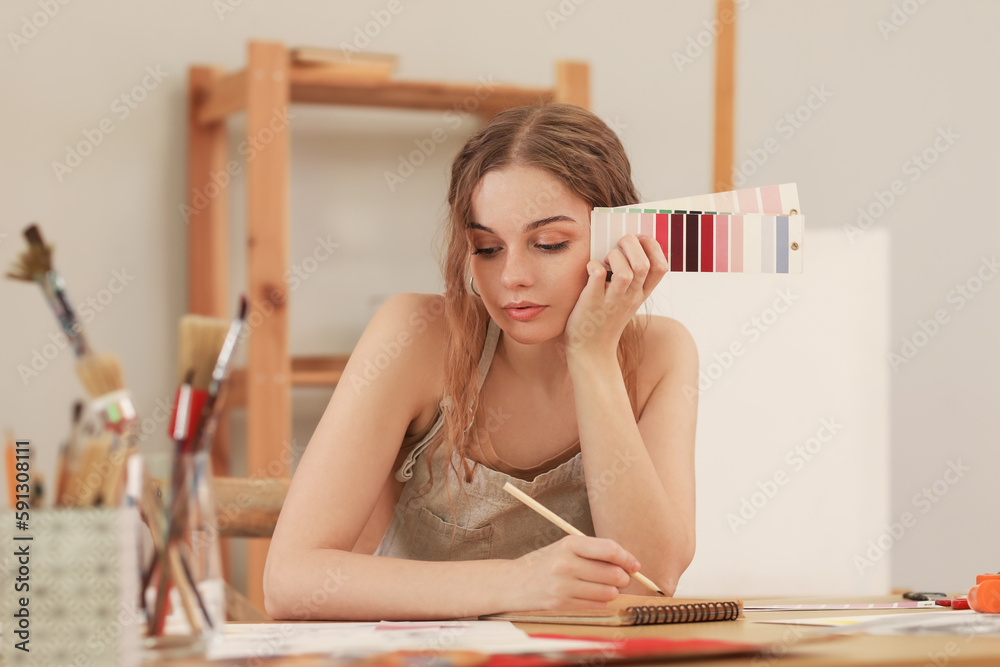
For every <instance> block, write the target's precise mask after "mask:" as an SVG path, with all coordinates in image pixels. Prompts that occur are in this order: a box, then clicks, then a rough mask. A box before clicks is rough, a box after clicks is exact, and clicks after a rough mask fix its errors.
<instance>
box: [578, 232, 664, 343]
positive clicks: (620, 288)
mask: <svg viewBox="0 0 1000 667" xmlns="http://www.w3.org/2000/svg"><path fill="white" fill-rule="evenodd" d="M605 259H606V261H607V262H608V264H610V265H611V272H612V275H611V282H610V283H609V282H607V275H608V272H607V269H605V268H604V265H603V264H602V263H600V262H598V261H597V260H590V261H589V262H587V272H588V273H589V277H588V279H587V284H586V285H585V286H584V288H583V291H582V292H581V293H580V298H579V299H577V302H576V306H575V307H574V308H573V311H572V312H571V313H570V314H569V319H568V320H567V321H566V330H565V332H564V333H563V343H564V345H565V346H566V355H567V357H570V356H580V355H583V356H595V357H600V356H605V357H608V356H610V358H612V359H616V360H617V350H618V341H619V339H620V338H621V335H622V331H624V330H625V326H626V325H627V324H628V323H629V320H631V319H632V316H633V315H635V313H636V311H637V310H638V309H639V306H641V305H642V303H643V302H644V301H645V300H646V299H647V298H648V297H649V295H650V294H651V293H652V292H653V288H654V287H656V286H657V285H658V284H659V282H660V280H661V279H662V278H663V275H664V274H665V273H666V272H667V258H666V257H665V256H664V255H663V248H661V247H660V244H659V243H658V242H657V241H656V239H654V238H651V237H648V236H638V237H637V236H636V235H635V234H627V235H625V236H623V237H622V238H621V240H620V241H618V247H617V248H614V249H612V250H611V252H609V253H608V256H607V257H606V258H605Z"/></svg>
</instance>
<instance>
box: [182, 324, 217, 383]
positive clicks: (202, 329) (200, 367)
mask: <svg viewBox="0 0 1000 667" xmlns="http://www.w3.org/2000/svg"><path fill="white" fill-rule="evenodd" d="M180 328H181V335H180V355H179V356H180V360H179V361H180V364H179V366H180V374H181V379H182V380H183V376H184V375H185V374H186V373H187V372H188V370H189V369H194V376H193V377H192V379H191V382H190V384H191V387H192V388H193V389H208V385H209V383H210V382H211V381H212V370H214V369H215V362H216V360H218V358H219V352H220V351H221V350H222V345H223V343H225V341H226V333H228V331H229V322H228V321H227V320H224V319H221V318H218V317H207V316H205V315H185V316H183V317H182V318H181V323H180Z"/></svg>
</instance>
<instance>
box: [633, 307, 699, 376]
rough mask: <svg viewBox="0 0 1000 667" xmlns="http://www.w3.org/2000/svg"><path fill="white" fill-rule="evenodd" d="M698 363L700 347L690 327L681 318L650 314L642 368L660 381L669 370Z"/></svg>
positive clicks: (644, 336) (644, 341)
mask: <svg viewBox="0 0 1000 667" xmlns="http://www.w3.org/2000/svg"><path fill="white" fill-rule="evenodd" d="M691 364H694V366H695V368H697V365H698V347H697V345H696V344H695V341H694V337H693V336H692V335H691V332H690V331H688V328H687V327H686V326H684V325H683V324H682V323H681V322H680V321H679V320H675V319H674V318H672V317H666V316H664V315H651V316H650V317H649V324H648V325H647V326H646V330H645V333H644V334H643V355H642V367H644V368H646V369H647V370H648V371H649V372H650V375H651V376H652V377H650V380H651V381H653V382H654V383H655V382H658V381H659V380H660V379H661V378H662V377H663V376H664V375H665V374H666V373H668V372H671V371H672V370H677V369H680V368H690V366H691Z"/></svg>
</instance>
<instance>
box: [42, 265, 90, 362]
mask: <svg viewBox="0 0 1000 667" xmlns="http://www.w3.org/2000/svg"><path fill="white" fill-rule="evenodd" d="M65 285H66V283H65V282H64V281H63V279H62V276H60V275H59V274H58V273H57V272H56V271H55V269H52V270H50V271H48V272H47V273H46V274H45V277H44V278H43V279H42V291H43V292H44V293H45V298H46V301H48V302H49V307H50V308H51V309H52V313H53V314H54V315H55V316H56V319H57V320H59V324H60V325H61V326H62V329H63V333H65V334H66V337H67V338H69V340H70V342H71V343H72V344H73V351H74V353H75V354H76V356H77V358H79V357H82V356H84V355H87V354H90V346H89V345H88V344H87V339H86V338H85V337H84V335H83V326H82V325H81V324H80V322H79V320H77V319H76V314H75V313H74V312H73V308H72V307H71V306H70V305H69V299H68V298H67V297H66V287H65Z"/></svg>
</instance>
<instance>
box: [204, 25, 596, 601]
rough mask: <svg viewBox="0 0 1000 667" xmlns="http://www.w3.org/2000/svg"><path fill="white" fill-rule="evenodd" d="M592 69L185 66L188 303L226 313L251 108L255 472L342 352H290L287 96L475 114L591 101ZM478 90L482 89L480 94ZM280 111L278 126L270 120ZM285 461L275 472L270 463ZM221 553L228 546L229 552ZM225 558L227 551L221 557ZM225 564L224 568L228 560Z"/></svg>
mask: <svg viewBox="0 0 1000 667" xmlns="http://www.w3.org/2000/svg"><path fill="white" fill-rule="evenodd" d="M589 79H590V71H589V66H588V65H587V64H586V63H582V62H572V61H560V62H557V63H556V68H555V85H554V86H553V87H552V88H531V87H521V86H511V85H496V84H493V85H492V90H491V91H490V93H489V95H488V96H486V97H485V98H483V96H482V94H481V91H482V86H483V84H482V83H481V82H474V83H445V82H430V81H405V80H395V79H391V78H385V77H381V78H379V77H371V76H367V77H366V76H358V75H351V74H346V73H344V71H343V68H340V69H336V70H335V69H334V68H326V67H322V66H317V65H300V64H297V63H294V62H293V61H292V58H291V57H290V52H289V49H288V48H286V46H285V45H284V44H282V43H279V42H266V41H251V42H250V43H249V45H248V55H247V66H246V68H245V69H241V70H239V71H236V72H228V73H227V72H225V71H224V70H222V69H220V68H217V67H210V66H192V67H191V68H190V69H189V72H188V177H187V202H188V311H189V312H191V313H196V314H201V315H210V316H213V317H223V318H229V317H232V315H233V309H234V304H232V303H230V300H229V279H228V275H229V257H228V250H227V248H228V238H229V228H228V224H229V223H228V220H227V206H226V198H227V192H226V184H227V183H228V179H227V178H224V177H223V175H225V174H226V173H227V165H228V164H229V162H230V161H229V158H228V155H227V148H226V120H227V118H228V117H229V116H230V115H232V114H234V113H237V112H239V111H245V112H246V133H247V139H248V141H256V145H257V146H259V147H260V148H259V150H256V151H255V152H254V154H253V157H252V159H247V160H246V164H245V168H246V189H247V207H246V208H247V220H246V226H247V253H248V257H247V274H248V281H247V291H246V294H247V299H248V301H249V310H248V322H249V328H250V331H251V333H250V335H249V337H248V338H247V347H248V350H247V367H246V368H245V369H237V370H235V371H234V372H233V373H232V376H231V381H230V382H231V386H230V387H229V391H228V392H227V394H228V396H227V399H226V404H227V408H229V407H245V408H247V445H246V446H247V450H246V458H247V470H248V471H249V476H250V477H264V476H268V477H275V476H286V477H287V476H288V473H289V469H290V461H289V460H288V456H287V454H288V452H289V451H290V450H291V444H290V443H291V435H292V434H291V428H292V420H291V389H292V386H293V385H295V386H333V385H335V384H336V383H337V381H338V380H339V379H340V374H341V373H342V372H343V369H344V365H345V364H346V361H347V357H346V356H338V357H308V358H294V359H293V358H292V357H291V356H290V354H289V348H288V303H287V298H288V292H287V289H286V285H285V283H284V278H283V277H284V276H285V275H286V271H287V270H288V268H289V234H290V227H289V213H288V212H289V164H290V160H289V145H290V134H289V126H288V124H287V121H284V122H282V121H281V120H280V119H282V118H286V115H285V112H286V111H287V108H288V105H289V104H291V103H311V104H344V105H356V106H371V107H389V108H397V109H423V110H449V109H455V108H456V107H457V108H459V109H462V110H465V107H464V106H463V105H464V104H465V103H466V102H467V101H468V100H469V99H470V96H472V98H471V99H476V100H477V101H478V106H477V107H476V109H475V110H474V113H476V114H478V115H480V116H482V117H483V118H489V117H490V116H492V115H494V114H495V113H497V112H498V111H501V110H503V109H505V108H509V107H514V106H522V105H528V104H545V103H550V102H569V103H572V104H577V105H579V106H582V107H587V108H589V106H590V84H589ZM477 93H478V94H477ZM275 119H278V120H279V122H278V126H277V127H275V124H274V121H275ZM226 421H227V420H225V419H223V420H222V422H223V423H221V424H220V425H219V429H218V431H217V440H216V443H215V445H214V447H213V451H212V464H213V468H214V471H215V474H216V475H220V476H225V475H228V474H229V472H230V471H229V461H230V442H229V429H228V424H226V423H225V422H226ZM275 471H280V474H275ZM268 544H269V541H268V540H264V539H254V540H251V542H250V544H249V551H248V562H247V579H248V581H247V593H248V597H249V599H250V601H251V602H252V603H253V604H254V605H256V606H257V607H258V608H260V609H263V608H264V595H263V584H262V578H263V572H264V562H265V559H266V557H267V549H268ZM225 555H226V554H225V553H224V556H225ZM224 560H228V559H226V558H224ZM226 571H227V572H228V568H227V569H226Z"/></svg>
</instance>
